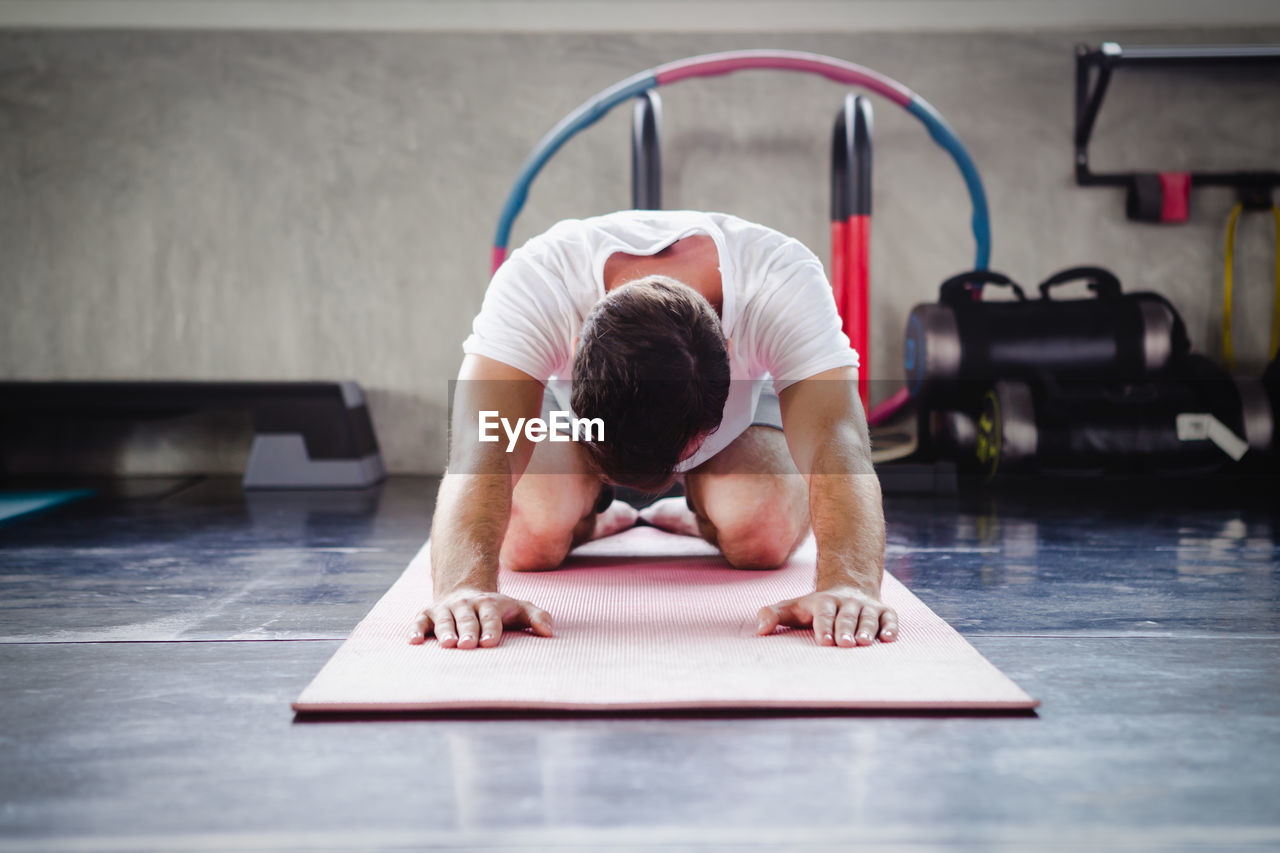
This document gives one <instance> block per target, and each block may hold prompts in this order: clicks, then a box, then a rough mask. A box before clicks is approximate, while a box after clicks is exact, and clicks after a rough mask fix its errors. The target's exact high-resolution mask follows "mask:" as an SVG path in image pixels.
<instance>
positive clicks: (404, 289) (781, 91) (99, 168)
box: [0, 29, 1280, 473]
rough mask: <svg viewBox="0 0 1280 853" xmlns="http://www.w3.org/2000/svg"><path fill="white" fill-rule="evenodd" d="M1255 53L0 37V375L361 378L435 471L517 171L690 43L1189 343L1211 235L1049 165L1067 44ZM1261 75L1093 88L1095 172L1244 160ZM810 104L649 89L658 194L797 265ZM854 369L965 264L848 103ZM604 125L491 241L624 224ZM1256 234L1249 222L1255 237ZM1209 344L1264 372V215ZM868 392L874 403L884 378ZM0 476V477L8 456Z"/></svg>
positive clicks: (818, 196)
mask: <svg viewBox="0 0 1280 853" xmlns="http://www.w3.org/2000/svg"><path fill="white" fill-rule="evenodd" d="M1104 39H1117V40H1120V41H1127V42H1132V43H1166V42H1233V41H1267V40H1271V41H1276V40H1280V29H1272V30H1265V29H1263V30H1258V29H1252V30H1248V31H1190V30H1182V31H1174V32H1128V33H1125V32H1117V31H1108V32H1086V31H1052V32H1044V33H964V34H947V33H889V34H886V33H877V34H866V33H863V34H840V35H803V34H785V35H774V36H770V35H768V34H758V35H742V34H733V35H724V34H722V35H705V34H700V35H694V34H684V35H670V34H659V33H644V34H625V33H616V34H607V35H599V34H567V33H561V34H525V35H514V34H497V33H493V34H470V35H467V34H457V33H381V34H379V33H347V34H332V33H287V32H260V33H248V32H199V33H196V32H181V33H179V32H134V31H125V32H93V33H89V32H74V31H73V32H35V31H32V32H12V31H11V32H0V297H2V300H3V301H2V304H0V377H3V378H23V379H71V378H75V379H124V378H190V379H312V378H316V379H337V378H352V379H356V380H358V381H359V382H361V383H362V384H363V385H364V387H365V388H366V390H367V391H368V392H369V396H370V398H371V404H372V409H373V415H374V419H375V424H376V427H377V430H378V434H379V438H380V440H381V442H382V445H383V450H384V454H385V456H386V460H387V463H388V465H389V467H390V468H391V469H392V470H393V471H399V472H424V473H429V472H438V471H439V470H440V469H441V468H442V466H443V463H444V459H445V450H446V435H445V409H446V403H447V393H448V380H449V379H450V378H452V376H453V375H454V373H455V371H456V369H457V367H458V364H459V362H460V360H461V351H460V343H461V341H462V339H463V337H464V336H465V335H466V333H467V330H468V327H469V323H470V320H471V317H472V316H473V315H474V313H475V311H476V310H477V308H478V306H479V304H480V300H481V297H482V295H483V292H484V287H485V283H486V278H487V271H488V256H489V245H490V241H491V238H492V233H493V227H494V224H495V221H496V218H497V214H498V211H499V209H500V207H501V205H502V202H503V200H504V198H505V196H506V193H507V190H508V188H509V186H510V183H511V180H512V179H513V177H514V175H515V173H516V171H517V169H518V167H519V165H520V162H521V161H522V159H523V158H524V156H525V155H526V154H527V153H528V151H529V150H530V149H531V148H532V146H533V145H534V144H535V143H536V141H537V140H538V139H539V138H540V137H541V136H542V134H543V133H545V132H546V130H547V129H548V128H549V127H550V126H551V125H552V124H553V123H554V122H555V121H556V120H558V119H559V118H560V117H561V116H563V115H564V114H565V113H566V112H568V111H569V110H571V109H572V108H573V107H575V106H576V105H577V104H578V103H580V102H581V101H582V100H584V99H585V98H586V97H587V96H589V95H590V94H592V93H594V92H595V91H597V90H599V89H601V88H603V87H604V86H606V85H609V84H611V83H613V82H615V81H617V80H619V79H621V78H623V77H625V76H627V75H629V74H631V73H634V72H635V71H637V70H640V69H643V68H647V67H650V66H653V65H656V64H659V63H661V62H664V61H668V60H671V59H675V58H679V57H683V56H688V55H692V54H697V53H703V52H709V51H715V50H726V49H733V48H744V47H760V46H771V47H780V48H792V49H802V50H811V51H816V52H820V53H826V54H831V55H833V56H838V57H843V58H846V59H850V60H853V61H856V62H860V63H862V64H865V65H868V66H870V67H872V68H875V69H877V70H879V71H881V72H883V73H886V74H888V75H890V76H892V77H895V78H897V79H898V80H900V81H902V82H903V83H904V84H906V85H908V86H910V87H911V88H913V89H915V90H916V91H918V92H919V93H921V94H922V95H923V96H924V97H925V98H927V99H928V100H929V101H930V102H932V103H933V104H934V105H935V106H936V107H937V108H938V109H939V110H940V111H941V112H942V113H943V114H944V115H945V116H946V117H947V118H948V119H949V121H950V122H951V124H952V125H953V126H954V127H955V129H956V130H957V131H958V132H959V134H960V136H961V137H962V138H963V139H964V140H965V142H966V144H967V145H968V147H969V149H970V151H971V153H972V154H973V157H974V159H975V161H976V162H977V164H978V166H979V168H980V169H981V170H982V173H983V177H984V180H985V182H986V186H987V191H988V194H989V197H990V200H991V205H992V214H993V222H994V234H995V251H994V257H993V266H994V267H995V268H996V269H999V270H1002V271H1005V272H1008V273H1010V274H1011V275H1013V276H1014V277H1015V278H1018V279H1020V280H1023V281H1024V282H1026V283H1028V284H1034V283H1035V282H1037V281H1039V280H1040V279H1041V278H1043V277H1044V276H1045V275H1047V274H1048V273H1050V272H1052V271H1055V270H1057V269H1058V268H1061V267H1064V266H1067V265H1072V264H1079V263H1099V264H1103V265H1106V266H1110V267H1112V268H1113V269H1115V270H1116V272H1118V273H1119V274H1120V276H1121V278H1122V280H1123V281H1124V282H1125V284H1126V286H1127V287H1128V288H1130V289H1155V290H1159V291H1161V292H1163V293H1165V294H1166V295H1168V296H1169V297H1170V298H1171V299H1172V300H1173V301H1174V302H1175V303H1176V304H1177V305H1178V307H1179V308H1180V309H1181V310H1182V312H1183V314H1184V316H1185V317H1186V319H1187V321H1188V325H1189V327H1190V330H1191V333H1192V337H1193V339H1194V341H1195V343H1196V344H1197V346H1199V347H1201V348H1202V349H1206V350H1210V351H1214V352H1216V348H1217V346H1218V344H1219V336H1218V332H1217V329H1218V325H1219V323H1220V321H1221V295H1222V286H1221V265H1222V248H1221V243H1222V229H1223V222H1224V220H1225V217H1226V214H1227V211H1228V209H1229V208H1230V206H1231V204H1232V202H1233V198H1232V196H1231V194H1230V193H1228V192H1225V191H1213V190H1205V191H1198V192H1197V193H1196V194H1195V195H1194V197H1193V201H1192V221H1191V222H1190V223H1189V224H1187V225H1183V226H1180V227H1159V226H1145V225H1136V224H1132V223H1129V222H1127V221H1126V220H1125V219H1124V215H1123V199H1122V194H1121V193H1120V192H1119V191H1111V190H1105V189H1080V188H1077V187H1075V186H1074V183H1073V180H1072V176H1071V162H1072V158H1071V153H1072V152H1071V146H1070V132H1071V122H1072V111H1071V107H1072V69H1073V61H1072V46H1073V45H1074V44H1075V43H1077V42H1080V41H1084V42H1089V43H1093V44H1096V43H1098V42H1099V41H1101V40H1104ZM1278 84H1280V74H1277V73H1276V72H1275V71H1264V70H1246V71H1243V72H1241V71H1239V70H1237V71H1233V72H1221V71H1217V72H1208V71H1195V72H1187V71H1179V72H1173V71H1146V72H1137V71H1134V72H1132V73H1131V72H1130V71H1129V70H1125V71H1123V72H1121V73H1120V74H1119V75H1118V76H1117V79H1116V81H1115V83H1114V85H1113V91H1112V93H1111V96H1110V97H1109V100H1108V103H1107V106H1106V109H1105V112H1104V114H1103V116H1102V119H1101V121H1100V123H1099V127H1098V130H1097V137H1096V138H1097V143H1096V145H1095V150H1094V162H1095V164H1096V165H1097V166H1098V167H1099V168H1106V167H1116V168H1136V167H1140V168H1149V169H1162V168H1163V169H1170V168H1180V167H1195V168H1273V169H1274V168H1277V167H1278V166H1280V109H1278V108H1277V107H1278V106H1280V85H1278ZM842 95H843V93H842V90H841V89H840V88H839V87H838V86H836V85H835V84H833V83H830V82H828V81H825V80H821V79H816V78H812V79H811V78H807V77H801V76H798V75H786V74H777V73H772V74H770V73H743V74H738V75H735V76H732V77H727V78H719V79H714V80H700V81H694V82H688V83H683V84H680V85H678V86H673V87H671V88H670V89H667V90H664V92H663V97H664V104H665V140H666V145H665V150H664V158H665V167H666V173H665V179H666V180H665V194H666V203H667V206H668V207H691V208H703V209H717V210H727V211H731V212H734V213H736V214H738V215H741V216H744V217H746V218H748V219H754V220H757V221H760V222H764V223H766V224H769V225H772V226H774V227H776V228H778V229H780V230H783V231H786V232H789V233H791V234H793V235H795V236H797V237H799V238H800V239H802V240H804V241H806V242H807V243H808V244H809V245H810V246H812V247H813V248H814V249H815V251H817V252H818V253H819V255H822V256H826V254H827V251H828V237H827V209H828V197H827V193H828V157H829V144H830V140H829V134H830V125H831V121H832V118H833V116H834V113H835V111H836V109H837V108H838V106H839V104H840V101H841V98H842ZM875 107H876V137H875V140H876V164H875V165H876V184H875V193H874V196H875V225H874V238H873V243H874V245H873V259H872V275H873V287H874V297H873V344H872V352H871V354H870V355H871V364H872V373H873V378H875V379H886V380H892V379H896V378H898V377H900V376H901V367H900V364H899V362H900V357H901V356H900V350H901V335H902V329H903V326H904V323H905V317H906V314H907V312H908V311H909V310H910V307H911V306H912V305H913V304H915V303H917V302H920V301H925V300H930V299H932V298H933V297H934V295H935V294H936V288H937V284H938V282H939V281H940V280H941V279H942V278H943V277H945V276H946V275H948V274H951V273H954V272H956V271H959V270H961V269H964V268H967V267H968V266H970V265H971V264H972V260H973V245H972V239H971V237H970V235H969V231H968V201H967V197H966V195H965V193H964V189H963V185H962V182H961V180H960V178H959V176H958V174H957V173H956V172H955V170H954V168H953V167H952V165H951V163H950V161H949V159H948V158H947V156H946V155H945V154H944V153H943V152H942V151H941V150H940V149H939V148H937V147H936V146H935V145H934V144H933V143H932V141H931V140H930V139H929V138H928V136H927V135H926V134H925V133H924V132H923V130H922V129H921V127H920V126H919V125H918V124H917V123H916V122H915V121H914V120H913V119H912V118H910V117H909V116H907V115H905V114H903V113H901V112H899V111H898V110H897V109H896V108H895V107H893V105H892V104H890V103H888V102H886V101H883V100H877V101H876V103H875ZM628 113H629V111H628V110H625V109H619V110H616V111H615V112H614V113H613V114H611V115H610V116H608V117H606V118H605V119H604V120H603V121H602V122H601V123H600V124H599V125H597V126H596V127H594V128H592V129H590V130H589V131H587V132H585V133H584V134H582V135H580V136H579V137H577V138H575V139H574V140H573V141H572V142H571V143H570V144H569V145H568V146H566V148H565V149H564V150H563V151H562V152H561V153H560V154H559V155H558V156H557V157H556V158H555V159H554V160H553V161H552V162H551V163H550V165H549V166H548V168H547V169H546V170H545V171H544V173H543V174H542V176H541V177H540V178H539V180H538V181H537V183H536V184H535V185H534V188H533V191H532V193H531V196H530V199H529V203H528V206H527V207H526V209H525V211H524V213H523V215H522V216H521V218H520V219H519V221H518V223H517V228H516V234H515V238H514V240H513V245H518V244H519V243H520V242H522V241H523V240H524V239H526V238H527V237H529V236H531V235H533V234H535V233H537V232H539V231H541V230H543V229H545V228H546V227H548V226H550V225H551V224H552V223H554V222H555V221H557V220H558V219H561V218H564V217H571V216H584V215H592V214H596V213H601V212H606V211H609V210H614V209H617V208H620V207H625V206H627V205H628V204H629V186H630V184H629V180H630V179H629V150H628V147H627V146H628V143H627V139H628V132H629V126H628V123H629V114H628ZM1266 223H1270V220H1269V218H1267V219H1266ZM1244 230H1245V232H1246V233H1245V234H1244V238H1245V239H1244V244H1245V245H1244V247H1243V252H1242V266H1243V269H1242V270H1241V273H1240V287H1239V295H1238V297H1237V299H1238V302H1237V307H1236V310H1237V318H1238V320H1237V335H1238V338H1239V343H1238V346H1237V348H1238V350H1239V351H1240V352H1241V354H1242V356H1243V360H1244V362H1245V364H1246V365H1247V366H1254V367H1256V366H1257V365H1259V364H1260V363H1261V362H1262V361H1263V359H1264V355H1265V349H1266V346H1267V340H1266V339H1267V334H1268V319H1269V314H1270V307H1271V292H1270V291H1271V270H1270V262H1271V252H1272V245H1273V239H1274V238H1273V236H1272V235H1273V231H1274V228H1273V226H1272V225H1270V224H1264V220H1263V218H1261V217H1257V218H1253V219H1251V220H1250V221H1248V222H1246V223H1245V225H1244ZM885 390H887V389H885ZM226 428H227V424H226V423H219V424H217V425H216V429H215V428H214V427H210V426H209V425H205V426H200V427H195V426H193V427H192V428H191V430H189V431H188V432H186V433H183V432H181V431H179V432H178V433H174V432H172V431H168V430H158V429H155V428H138V429H131V430H128V431H125V432H124V433H121V434H119V435H117V436H115V438H114V439H113V441H114V442H115V449H116V451H118V452H115V453H113V454H112V455H111V456H110V459H109V460H108V462H105V463H104V464H106V465H108V466H109V467H111V468H113V469H115V470H119V471H130V472H152V473H158V472H169V471H232V470H238V468H239V467H240V466H241V465H242V464H243V460H244V455H245V454H246V453H247V443H245V442H243V441H236V440H228V439H227V438H226V436H225V430H226ZM9 464H10V467H14V466H15V464H20V461H19V462H18V463H15V462H14V460H13V459H10V460H9Z"/></svg>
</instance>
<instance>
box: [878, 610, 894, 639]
mask: <svg viewBox="0 0 1280 853" xmlns="http://www.w3.org/2000/svg"><path fill="white" fill-rule="evenodd" d="M896 639H898V614H897V613H894V612H893V611H892V610H891V609H889V608H887V607H886V608H885V609H884V612H883V613H881V614H880V642H882V643H892V642H893V641H894V640H896Z"/></svg>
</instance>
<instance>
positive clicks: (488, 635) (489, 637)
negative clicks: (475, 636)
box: [480, 634, 493, 640]
mask: <svg viewBox="0 0 1280 853" xmlns="http://www.w3.org/2000/svg"><path fill="white" fill-rule="evenodd" d="M480 639H482V640H492V639H493V634H481V635H480Z"/></svg>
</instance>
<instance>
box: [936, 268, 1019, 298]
mask: <svg viewBox="0 0 1280 853" xmlns="http://www.w3.org/2000/svg"><path fill="white" fill-rule="evenodd" d="M985 284H999V285H1003V286H1005V287H1011V288H1013V292H1014V294H1015V295H1016V296H1017V297H1018V301H1020V302H1026V301H1027V295H1026V294H1025V293H1023V292H1022V288H1021V287H1019V286H1018V284H1017V283H1016V282H1014V280H1013V279H1011V278H1009V277H1008V276H1007V275H1004V274H1003V273H998V272H995V271H993V270H970V271H969V272H962V273H960V274H959V275H953V276H952V277H951V278H949V279H947V280H946V281H944V282H943V283H942V286H941V287H940V288H939V292H938V301H940V302H942V303H945V304H948V305H954V304H957V303H963V302H972V301H974V299H976V298H977V296H978V295H979V294H981V292H982V285H985Z"/></svg>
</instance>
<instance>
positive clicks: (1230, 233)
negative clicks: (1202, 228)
mask: <svg viewBox="0 0 1280 853" xmlns="http://www.w3.org/2000/svg"><path fill="white" fill-rule="evenodd" d="M1246 210H1249V211H1270V213H1271V215H1272V217H1273V218H1274V219H1275V222H1276V255H1275V293H1274V295H1273V296H1272V298H1271V346H1270V348H1269V350H1268V353H1267V358H1270V359H1274V358H1275V357H1276V353H1277V351H1280V207H1277V206H1276V205H1275V204H1274V203H1273V202H1272V201H1271V195H1270V192H1269V191H1268V192H1266V193H1265V194H1264V193H1261V192H1257V193H1253V194H1250V195H1246V196H1245V198H1244V200H1243V201H1240V202H1238V203H1237V204H1236V206H1235V207H1233V208H1231V213H1230V214H1229V215H1228V216H1227V240H1226V246H1225V247H1224V248H1223V252H1222V258H1223V260H1222V300H1223V306H1222V360H1223V363H1224V364H1226V366H1227V369H1228V370H1235V367H1236V352H1235V346H1234V343H1233V342H1232V339H1231V322H1232V296H1233V289H1234V281H1235V264H1236V261H1235V255H1236V227H1237V225H1238V224H1239V221H1240V214H1241V213H1242V212H1244V211H1246Z"/></svg>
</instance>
